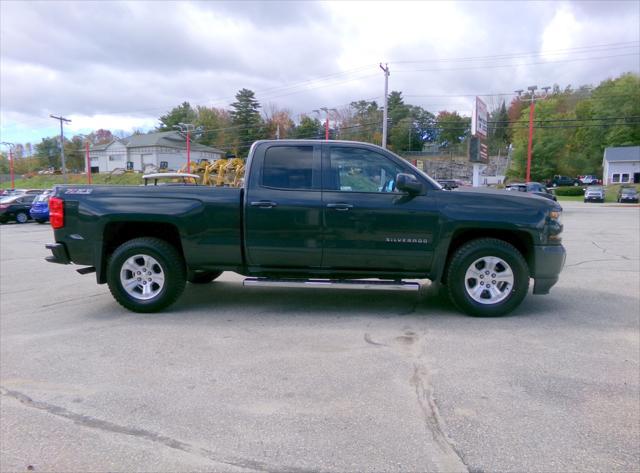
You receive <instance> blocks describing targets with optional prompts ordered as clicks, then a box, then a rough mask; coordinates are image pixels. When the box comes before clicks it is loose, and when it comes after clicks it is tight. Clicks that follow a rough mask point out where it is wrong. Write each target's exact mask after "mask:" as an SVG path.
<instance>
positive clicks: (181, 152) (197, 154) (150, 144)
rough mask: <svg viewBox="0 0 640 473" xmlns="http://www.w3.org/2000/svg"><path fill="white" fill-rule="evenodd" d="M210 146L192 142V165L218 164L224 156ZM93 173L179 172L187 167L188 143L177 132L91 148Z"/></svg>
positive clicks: (161, 133)
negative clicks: (205, 160)
mask: <svg viewBox="0 0 640 473" xmlns="http://www.w3.org/2000/svg"><path fill="white" fill-rule="evenodd" d="M224 154H225V153H224V151H221V150H219V149H216V148H212V147H210V146H205V145H201V144H199V143H194V142H193V141H192V142H191V163H192V164H195V163H197V162H198V161H200V160H201V159H207V160H209V161H215V160H216V159H220V158H221V157H222V156H223V155H224ZM89 156H90V158H91V172H92V173H97V172H111V171H113V170H114V169H128V170H133V171H144V170H145V167H148V166H151V167H155V168H156V169H167V170H173V171H177V170H178V169H180V168H181V167H183V166H184V165H185V164H186V163H187V141H186V138H185V137H184V136H183V135H182V134H180V133H179V132H177V131H165V132H159V133H149V134H147V135H133V136H131V137H129V138H128V139H125V140H114V141H112V142H111V143H107V144H104V145H96V146H93V147H91V148H90V150H89Z"/></svg>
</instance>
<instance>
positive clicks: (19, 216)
mask: <svg viewBox="0 0 640 473" xmlns="http://www.w3.org/2000/svg"><path fill="white" fill-rule="evenodd" d="M27 221H29V216H28V215H27V214H26V213H25V212H18V213H16V223H27Z"/></svg>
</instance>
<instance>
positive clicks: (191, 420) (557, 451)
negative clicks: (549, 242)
mask: <svg viewBox="0 0 640 473" xmlns="http://www.w3.org/2000/svg"><path fill="white" fill-rule="evenodd" d="M565 210H566V211H565V227H566V232H565V240H564V241H565V245H566V247H567V249H568V261H567V267H566V268H565V271H564V272H563V274H562V279H561V281H560V283H559V284H558V285H557V286H556V287H555V288H554V290H553V291H552V293H551V295H548V296H531V295H530V296H529V297H528V298H527V299H526V300H525V302H524V304H523V305H522V306H521V307H520V308H519V309H518V310H517V311H516V312H515V313H514V314H513V315H512V316H509V317H506V318H501V319H474V318H470V317H466V316H463V315H460V314H458V313H457V312H456V311H455V310H454V309H453V308H452V307H451V306H450V305H449V303H448V302H446V301H445V300H443V299H441V298H439V297H437V296H435V295H434V294H431V293H430V291H429V290H428V289H425V290H424V291H423V293H422V294H421V295H420V296H416V295H414V294H403V293H388V294H380V293H368V292H334V291H311V290H295V291H294V290H285V289H264V288H254V289H243V288H242V287H241V285H240V281H241V278H240V277H238V276H236V275H233V274H230V273H225V274H224V275H223V277H222V278H221V279H220V280H219V281H218V282H215V283H213V284H211V285H207V286H199V287H196V286H188V288H187V290H186V292H185V294H184V296H183V297H182V299H181V300H180V302H179V304H178V305H177V306H175V307H174V308H172V309H171V310H170V311H168V312H165V313H162V314H154V315H140V314H133V313H129V312H126V311H125V310H124V309H121V308H120V307H119V306H118V305H117V304H116V303H115V302H114V301H113V300H112V298H111V296H110V295H109V292H108V289H107V288H106V286H97V285H96V284H95V282H94V278H93V276H80V275H78V274H76V273H75V272H74V271H73V268H72V267H65V266H59V265H51V264H46V263H44V262H43V260H42V259H43V258H44V256H45V255H46V251H45V250H44V248H43V245H44V243H45V242H49V241H50V240H51V232H50V230H49V229H48V227H46V226H39V225H36V224H26V225H14V224H9V225H4V226H2V227H1V228H0V242H1V244H0V251H1V254H0V264H1V266H0V337H1V338H0V341H1V344H0V356H1V359H0V361H1V363H0V370H1V371H0V384H1V386H2V391H1V395H0V419H1V422H0V434H1V437H0V451H1V452H2V453H1V456H0V470H1V471H2V472H9V471H27V468H28V467H30V466H31V467H32V468H33V469H35V471H105V472H106V471H212V470H214V471H282V472H304V471H335V472H342V471H432V472H453V471H470V472H484V471H509V472H511V471H513V472H516V471H518V472H520V471H541V472H542V471H544V472H566V471H581V472H584V471H620V472H629V471H640V451H639V449H640V447H639V445H640V383H639V372H640V367H639V364H640V323H639V314H640V228H639V227H640V209H638V208H637V207H635V208H632V207H625V208H621V207H614V206H601V205H583V204H582V203H567V204H566V205H565Z"/></svg>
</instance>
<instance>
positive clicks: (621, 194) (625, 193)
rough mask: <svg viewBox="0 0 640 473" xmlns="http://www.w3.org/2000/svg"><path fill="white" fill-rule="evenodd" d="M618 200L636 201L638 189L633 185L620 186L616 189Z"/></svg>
mask: <svg viewBox="0 0 640 473" xmlns="http://www.w3.org/2000/svg"><path fill="white" fill-rule="evenodd" d="M618 202H620V203H627V202H628V203H633V204H637V203H638V190H637V189H636V188H635V187H621V188H620V190H618Z"/></svg>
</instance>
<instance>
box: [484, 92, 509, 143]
mask: <svg viewBox="0 0 640 473" xmlns="http://www.w3.org/2000/svg"><path fill="white" fill-rule="evenodd" d="M489 120H490V121H491V122H492V124H490V125H489V147H490V149H494V150H495V149H497V148H499V147H504V146H506V145H508V144H509V143H511V130H510V129H509V113H508V112H507V105H506V104H505V103H504V101H503V102H502V104H501V105H500V107H499V108H497V109H495V110H494V111H493V112H491V115H490V117H489Z"/></svg>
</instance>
